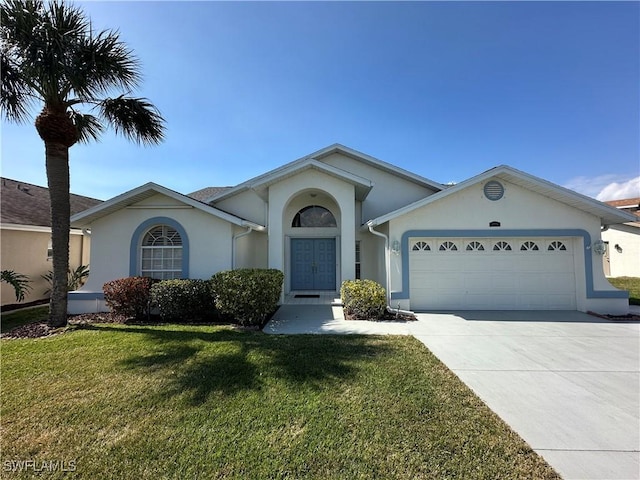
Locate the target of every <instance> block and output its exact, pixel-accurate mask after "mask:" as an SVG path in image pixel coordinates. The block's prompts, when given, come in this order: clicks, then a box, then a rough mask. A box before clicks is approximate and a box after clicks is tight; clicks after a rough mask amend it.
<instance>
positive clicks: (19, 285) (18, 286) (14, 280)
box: [0, 270, 31, 302]
mask: <svg viewBox="0 0 640 480" xmlns="http://www.w3.org/2000/svg"><path fill="white" fill-rule="evenodd" d="M0 281H2V282H5V283H8V284H9V285H11V286H12V287H13V291H14V293H15V295H16V301H18V302H22V301H23V300H24V297H25V295H27V294H28V293H29V292H30V291H31V285H29V282H30V281H31V280H29V277H27V276H26V275H23V274H22V273H16V272H14V271H13V270H2V272H0Z"/></svg>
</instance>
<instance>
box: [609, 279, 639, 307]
mask: <svg viewBox="0 0 640 480" xmlns="http://www.w3.org/2000/svg"><path fill="white" fill-rule="evenodd" d="M607 280H609V283H610V284H611V285H613V286H614V287H616V288H619V289H621V290H626V291H628V292H629V304H630V305H640V278H638V277H613V278H608V279H607Z"/></svg>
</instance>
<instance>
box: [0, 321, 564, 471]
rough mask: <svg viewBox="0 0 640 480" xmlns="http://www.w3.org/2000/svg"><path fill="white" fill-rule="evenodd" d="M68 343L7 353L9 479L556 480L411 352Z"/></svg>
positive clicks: (118, 335) (224, 337) (409, 348)
mask: <svg viewBox="0 0 640 480" xmlns="http://www.w3.org/2000/svg"><path fill="white" fill-rule="evenodd" d="M74 328H75V329H72V330H71V331H68V332H67V333H65V334H62V335H57V336H54V337H49V338H44V339H37V340H2V341H1V348H2V350H1V352H2V389H1V392H0V398H1V401H2V402H1V410H0V419H1V424H2V435H1V440H0V442H1V447H2V465H3V467H5V468H6V465H7V463H6V462H7V461H19V460H34V461H35V462H36V464H38V462H40V463H39V464H40V465H42V462H44V461H48V462H50V461H56V460H57V461H59V462H65V464H66V465H67V467H68V466H69V465H71V463H70V462H74V463H73V465H75V470H76V475H79V476H81V478H92V479H101V478H118V479H159V478H162V479H164V478H176V479H187V478H206V479H214V478H220V479H222V478H238V479H245V478H249V479H266V478H296V479H298V478H317V479H332V478H339V479H358V478H361V479H369V478H384V479H394V478H397V479H407V478H411V479H418V478H429V479H431V478H434V479H445V478H474V479H483V478H486V479H492V480H493V479H499V478H504V479H515V478H536V479H542V478H559V477H557V476H556V474H555V472H554V471H553V470H552V469H551V468H550V467H549V466H548V465H547V464H546V463H545V462H544V461H543V460H542V459H541V458H540V457H538V456H537V455H536V454H535V452H533V451H532V450H531V448H530V447H529V446H528V445H527V444H526V443H524V442H523V441H522V440H521V439H520V438H519V437H518V436H517V435H516V434H515V433H513V432H512V431H511V430H510V429H509V428H508V427H507V426H506V425H505V424H504V423H503V422H502V421H501V420H500V419H499V418H498V417H497V416H496V415H495V414H493V413H492V412H491V411H490V410H489V409H488V408H487V407H486V406H485V405H484V404H483V403H482V402H481V401H480V400H479V399H478V398H477V397H476V396H475V395H474V394H473V393H472V392H471V391H470V390H469V389H468V388H466V386H464V384H462V383H461V382H460V381H459V380H458V379H457V377H455V375H453V374H452V373H451V372H450V371H449V370H448V369H447V368H445V367H444V366H443V365H442V364H441V363H440V362H439V361H438V360H437V359H436V358H435V357H434V356H433V355H432V354H431V353H430V352H429V351H428V350H427V349H426V348H425V347H424V346H423V345H422V344H421V343H420V342H418V341H417V340H415V339H413V338H411V337H374V336H368V337H365V336H328V335H306V336H302V335H301V336H275V335H274V336H272V335H266V334H262V333H260V332H242V331H236V330H233V329H231V328H227V327H220V326H190V325H187V326H185V325H182V326H180V325H163V326H131V325H106V324H104V325H92V326H86V327H83V328H77V327H74ZM5 475H8V474H6V473H5ZM32 475H33V472H23V473H16V474H11V475H10V476H8V477H7V478H31V477H32ZM63 476H64V474H63V473H62V472H59V471H58V472H57V473H53V474H51V475H47V477H46V478H62V477H63Z"/></svg>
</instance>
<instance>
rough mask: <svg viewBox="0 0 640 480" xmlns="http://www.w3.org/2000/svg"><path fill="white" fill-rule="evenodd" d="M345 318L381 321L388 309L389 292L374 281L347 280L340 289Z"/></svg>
mask: <svg viewBox="0 0 640 480" xmlns="http://www.w3.org/2000/svg"><path fill="white" fill-rule="evenodd" d="M340 297H341V298H342V303H343V304H344V313H345V318H348V319H352V320H379V319H381V318H383V316H384V313H385V310H386V308H387V292H386V290H385V289H384V287H383V286H382V285H380V284H379V283H377V282H374V281H373V280H345V281H344V282H342V286H341V287H340Z"/></svg>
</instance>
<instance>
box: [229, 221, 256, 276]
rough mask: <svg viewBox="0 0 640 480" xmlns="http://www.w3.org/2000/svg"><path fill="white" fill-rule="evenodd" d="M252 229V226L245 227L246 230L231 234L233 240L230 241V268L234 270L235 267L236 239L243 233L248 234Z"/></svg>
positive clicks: (243, 234)
mask: <svg viewBox="0 0 640 480" xmlns="http://www.w3.org/2000/svg"><path fill="white" fill-rule="evenodd" d="M252 231H253V227H247V231H246V232H240V233H237V234H236V235H234V236H233V240H232V241H231V270H235V268H236V240H237V239H238V238H240V237H244V236H245V235H249V234H250V233H251V232H252Z"/></svg>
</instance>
